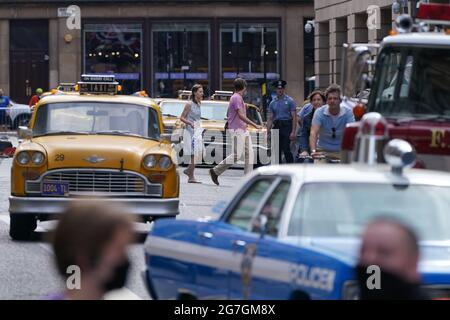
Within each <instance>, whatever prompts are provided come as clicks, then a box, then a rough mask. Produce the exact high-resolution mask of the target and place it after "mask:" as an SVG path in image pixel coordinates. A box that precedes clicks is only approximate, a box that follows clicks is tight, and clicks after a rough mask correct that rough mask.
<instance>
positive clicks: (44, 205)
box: [9, 196, 180, 217]
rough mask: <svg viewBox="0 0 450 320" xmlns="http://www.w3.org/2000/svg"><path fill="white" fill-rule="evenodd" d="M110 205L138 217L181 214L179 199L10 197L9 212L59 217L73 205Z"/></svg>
mask: <svg viewBox="0 0 450 320" xmlns="http://www.w3.org/2000/svg"><path fill="white" fill-rule="evenodd" d="M89 202H93V203H94V202H95V203H100V204H102V203H105V204H106V203H108V204H118V205H124V206H126V207H127V208H128V213H129V214H131V215H138V216H155V217H165V216H167V217H173V216H176V215H178V214H179V213H180V210H179V202H180V200H179V198H170V199H155V198H97V199H96V198H82V197H80V198H56V197H16V196H10V197H9V212H10V213H15V214H33V215H59V214H61V213H63V212H64V209H65V208H66V206H67V205H68V204H72V203H75V204H76V203H89Z"/></svg>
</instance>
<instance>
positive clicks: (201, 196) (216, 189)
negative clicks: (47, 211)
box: [0, 159, 243, 299]
mask: <svg viewBox="0 0 450 320" xmlns="http://www.w3.org/2000/svg"><path fill="white" fill-rule="evenodd" d="M11 162H12V161H11V159H0V299H43V298H45V297H46V296H47V295H48V294H52V293H57V292H60V291H61V290H63V287H62V286H63V285H64V282H63V281H62V279H61V278H60V277H59V276H58V274H57V272H56V269H55V267H54V261H53V252H52V248H51V244H50V243H48V242H47V241H46V239H45V238H46V237H45V236H46V235H47V234H48V230H51V229H52V228H54V226H55V223H54V222H44V223H39V224H38V229H37V232H36V234H37V237H36V239H35V240H33V241H29V242H15V241H12V240H11V239H10V237H9V234H8V231H9V214H8V196H9V194H10V168H11ZM182 169H183V168H180V169H178V170H179V171H180V175H181V195H180V200H181V205H180V209H181V214H180V216H179V219H196V218H198V217H203V216H206V215H208V216H212V217H215V216H217V214H215V213H213V212H212V210H211V209H212V207H213V206H214V205H215V203H217V202H218V201H220V200H227V199H229V197H231V195H232V194H233V192H234V190H235V189H236V185H237V184H238V183H239V181H240V180H241V179H242V176H243V170H239V169H234V170H229V171H228V172H226V173H225V174H224V175H223V176H221V177H220V182H221V185H220V186H216V185H214V184H213V183H212V182H211V180H210V178H209V175H208V169H205V168H199V169H197V171H196V173H197V174H196V176H197V179H198V180H200V181H201V182H202V184H188V183H187V179H186V176H185V175H184V174H182V173H181V170H182ZM148 228H149V225H143V224H140V225H137V226H136V232H137V233H139V234H141V235H143V236H141V237H140V238H141V240H140V241H139V242H137V243H135V244H133V245H131V246H130V248H129V256H130V260H131V263H132V269H131V270H130V274H129V278H128V283H127V286H126V288H125V289H124V290H120V291H118V292H113V293H111V294H110V295H109V296H108V298H109V299H149V295H148V293H147V291H146V289H145V286H144V283H143V281H142V279H141V275H140V273H141V270H143V268H144V254H143V252H144V251H143V240H144V238H145V231H146V230H147V229H148Z"/></svg>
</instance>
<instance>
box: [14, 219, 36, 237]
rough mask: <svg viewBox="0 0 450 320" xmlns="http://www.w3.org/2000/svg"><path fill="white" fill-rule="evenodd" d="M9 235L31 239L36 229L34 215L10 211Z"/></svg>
mask: <svg viewBox="0 0 450 320" xmlns="http://www.w3.org/2000/svg"><path fill="white" fill-rule="evenodd" d="M9 216H10V225H9V235H10V237H11V238H12V239H13V240H29V239H30V238H31V236H32V235H33V231H34V230H35V229H36V226H37V222H36V218H35V217H34V216H33V215H28V214H27V215H25V214H17V213H10V214H9Z"/></svg>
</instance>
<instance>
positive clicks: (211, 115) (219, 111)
mask: <svg viewBox="0 0 450 320" xmlns="http://www.w3.org/2000/svg"><path fill="white" fill-rule="evenodd" d="M227 111H228V102H224V103H221V102H217V103H210V102H208V101H203V102H202V106H201V113H202V118H203V119H205V120H216V121H225V120H227Z"/></svg>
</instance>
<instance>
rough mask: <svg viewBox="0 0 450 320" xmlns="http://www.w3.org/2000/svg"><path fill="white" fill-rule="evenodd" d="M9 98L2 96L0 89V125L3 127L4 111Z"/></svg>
mask: <svg viewBox="0 0 450 320" xmlns="http://www.w3.org/2000/svg"><path fill="white" fill-rule="evenodd" d="M9 103H10V101H9V98H8V97H7V96H5V95H4V94H3V89H0V124H2V125H4V124H6V123H7V121H6V109H7V108H8V106H9Z"/></svg>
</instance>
